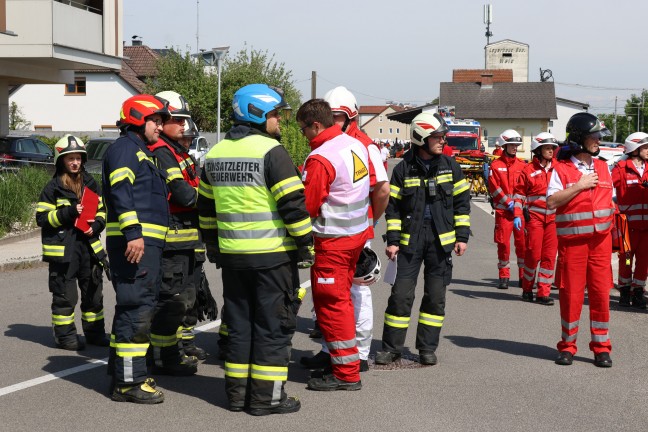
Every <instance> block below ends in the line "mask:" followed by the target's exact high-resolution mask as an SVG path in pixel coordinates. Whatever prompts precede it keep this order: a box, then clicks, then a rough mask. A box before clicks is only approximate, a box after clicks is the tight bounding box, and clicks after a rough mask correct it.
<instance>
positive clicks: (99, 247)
mask: <svg viewBox="0 0 648 432" xmlns="http://www.w3.org/2000/svg"><path fill="white" fill-rule="evenodd" d="M90 246H91V247H92V251H93V252H94V253H95V254H98V253H99V252H101V251H102V250H103V245H102V244H101V241H99V240H95V241H93V242H92V243H90Z"/></svg>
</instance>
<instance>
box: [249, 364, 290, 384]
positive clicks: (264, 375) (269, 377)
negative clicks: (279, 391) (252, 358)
mask: <svg viewBox="0 0 648 432" xmlns="http://www.w3.org/2000/svg"><path fill="white" fill-rule="evenodd" d="M251 375H252V378H253V379H258V380H264V381H287V380H288V367H287V366H259V365H255V364H253V365H252V374H251Z"/></svg>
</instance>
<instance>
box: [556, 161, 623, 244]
mask: <svg viewBox="0 0 648 432" xmlns="http://www.w3.org/2000/svg"><path fill="white" fill-rule="evenodd" d="M593 162H594V170H595V172H596V174H598V176H599V183H598V185H597V186H596V187H594V188H591V189H588V190H583V191H581V192H580V193H579V194H578V195H576V196H575V197H574V198H573V199H572V200H571V201H570V202H568V203H567V204H565V205H564V206H562V207H559V208H558V209H557V210H556V232H557V234H558V238H560V239H562V240H569V239H577V238H583V237H585V236H591V235H593V234H594V233H598V234H606V233H609V232H610V230H611V229H612V219H613V215H614V212H615V209H614V204H613V203H612V178H611V177H610V172H609V171H608V167H607V164H606V163H605V162H603V161H601V160H599V159H594V160H593ZM554 170H555V171H556V173H557V174H558V176H559V178H560V181H561V182H562V184H563V186H564V188H565V189H567V188H569V187H571V186H572V185H574V184H575V183H577V182H578V180H580V178H581V177H582V175H583V174H582V173H581V172H580V171H579V170H578V168H576V166H575V165H574V164H573V162H571V161H570V160H566V161H560V162H558V163H557V164H556V166H555V167H554Z"/></svg>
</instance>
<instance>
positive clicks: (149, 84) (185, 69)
mask: <svg viewBox="0 0 648 432" xmlns="http://www.w3.org/2000/svg"><path fill="white" fill-rule="evenodd" d="M217 89H218V76H217V75H215V74H209V73H206V72H205V69H204V67H203V65H202V64H200V63H199V62H196V61H194V60H192V58H191V56H190V55H189V53H186V54H184V55H182V54H180V53H179V52H177V51H175V50H173V49H172V50H170V51H169V53H168V54H167V55H166V56H164V57H161V58H160V59H159V60H158V62H157V76H156V77H155V79H149V80H147V81H146V87H145V89H144V91H145V92H146V93H150V94H156V93H159V92H161V91H165V90H173V91H175V92H177V93H180V94H181V95H182V96H183V97H184V98H185V99H186V100H187V103H188V104H189V109H190V111H191V118H192V119H193V120H194V122H196V125H197V126H198V129H199V130H205V131H213V130H216V101H217V94H218V93H217Z"/></svg>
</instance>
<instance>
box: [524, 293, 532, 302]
mask: <svg viewBox="0 0 648 432" xmlns="http://www.w3.org/2000/svg"><path fill="white" fill-rule="evenodd" d="M522 301H525V302H532V301H533V291H522Z"/></svg>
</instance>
